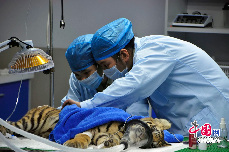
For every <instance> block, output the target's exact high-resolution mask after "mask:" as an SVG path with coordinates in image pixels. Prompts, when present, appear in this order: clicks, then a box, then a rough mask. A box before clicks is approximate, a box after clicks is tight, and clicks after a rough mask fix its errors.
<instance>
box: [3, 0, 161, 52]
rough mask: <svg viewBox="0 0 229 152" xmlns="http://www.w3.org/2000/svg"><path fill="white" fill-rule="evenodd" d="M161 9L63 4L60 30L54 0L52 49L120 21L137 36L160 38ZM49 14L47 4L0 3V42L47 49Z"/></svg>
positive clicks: (68, 0)
mask: <svg viewBox="0 0 229 152" xmlns="http://www.w3.org/2000/svg"><path fill="white" fill-rule="evenodd" d="M164 6H165V1H164V0H65V1H64V20H65V23H66V27H65V29H60V28H59V24H60V19H61V1H60V0H53V17H54V21H53V28H54V32H53V36H54V42H53V45H54V48H67V47H68V45H69V44H70V43H71V42H72V40H73V39H75V38H76V37H78V36H80V35H82V34H88V33H94V32H95V31H96V30H97V29H98V28H100V27H102V26H103V25H105V24H107V23H109V22H111V21H113V20H115V19H117V18H120V17H125V18H128V19H130V20H131V21H132V23H133V30H134V33H135V34H136V35H137V36H145V35H149V34H162V33H163V30H164V29H163V26H164V24H163V23H164ZM48 11H49V1H48V0H39V1H38V0H23V1H18V0H7V1H6V0H0V14H1V16H0V21H1V24H0V32H1V34H0V42H2V41H4V40H6V39H7V38H10V37H11V36H17V37H19V38H20V39H22V40H25V39H32V40H33V41H34V45H35V46H36V47H46V46H47V45H46V23H47V18H48ZM25 24H27V30H26V26H25ZM26 33H27V34H26Z"/></svg>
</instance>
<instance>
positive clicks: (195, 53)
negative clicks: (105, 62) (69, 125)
mask: <svg viewBox="0 0 229 152" xmlns="http://www.w3.org/2000/svg"><path fill="white" fill-rule="evenodd" d="M133 62H134V64H133V67H132V69H131V70H130V71H129V72H128V73H127V74H126V75H125V77H123V78H119V79H117V80H115V81H114V82H113V83H112V84H111V85H110V86H109V87H108V88H107V89H105V90H104V91H103V92H99V93H97V94H95V96H94V97H93V98H92V99H89V100H86V101H83V102H82V103H81V107H82V108H93V107H97V106H112V107H117V108H122V107H127V106H129V105H131V104H132V103H134V102H136V101H139V100H142V99H145V98H147V97H150V102H151V104H152V106H153V109H154V112H155V113H156V115H157V117H159V118H165V119H168V120H169V121H170V122H171V123H172V127H171V129H170V131H171V132H173V133H178V134H182V135H188V130H189V128H190V127H192V125H191V122H193V121H194V120H196V121H197V123H198V124H199V127H201V126H202V125H204V124H205V123H210V124H211V126H212V129H218V128H219V124H220V119H221V118H222V117H224V118H225V119H226V123H227V128H229V117H228V116H229V79H228V78H227V77H226V75H225V74H224V72H223V71H222V69H221V68H220V67H219V66H218V65H217V63H216V62H215V61H214V60H213V59H212V58H211V57H210V56H209V55H208V54H207V53H206V52H205V51H203V50H202V49H200V48H199V47H197V46H195V45H193V44H191V43H189V42H186V41H183V40H179V39H176V38H172V37H169V36H161V35H153V36H146V37H143V38H137V37H136V38H135V53H134V58H133ZM228 134H229V133H228Z"/></svg>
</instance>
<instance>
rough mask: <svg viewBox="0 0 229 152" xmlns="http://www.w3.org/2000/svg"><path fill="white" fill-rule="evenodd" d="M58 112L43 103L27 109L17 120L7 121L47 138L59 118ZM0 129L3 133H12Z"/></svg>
mask: <svg viewBox="0 0 229 152" xmlns="http://www.w3.org/2000/svg"><path fill="white" fill-rule="evenodd" d="M59 113H60V110H58V109H55V108H52V107H50V106H47V105H44V106H39V107H37V108H33V109H31V110H29V111H28V112H27V113H26V115H25V116H24V117H22V118H21V119H20V120H18V121H17V122H10V121H9V122H8V123H10V124H11V125H13V126H15V127H17V128H20V129H22V130H24V131H27V132H29V133H32V134H35V135H38V136H41V137H44V138H48V137H49V134H50V132H51V131H52V130H53V129H54V127H55V125H56V123H57V122H58V120H59ZM0 131H1V132H2V133H3V134H5V133H6V132H7V133H11V134H12V132H11V131H10V130H8V129H4V128H1V129H0Z"/></svg>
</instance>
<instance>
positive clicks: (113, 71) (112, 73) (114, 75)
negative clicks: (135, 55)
mask: <svg viewBox="0 0 229 152" xmlns="http://www.w3.org/2000/svg"><path fill="white" fill-rule="evenodd" d="M127 72H128V70H127V68H126V69H124V70H123V71H122V72H120V71H119V70H118V69H117V67H116V65H114V66H113V67H112V68H110V69H106V70H103V73H104V74H105V75H106V76H107V77H108V78H110V79H112V80H115V79H118V78H121V77H124V76H125V74H126V73H127Z"/></svg>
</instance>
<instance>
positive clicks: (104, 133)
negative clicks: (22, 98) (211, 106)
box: [0, 105, 171, 148]
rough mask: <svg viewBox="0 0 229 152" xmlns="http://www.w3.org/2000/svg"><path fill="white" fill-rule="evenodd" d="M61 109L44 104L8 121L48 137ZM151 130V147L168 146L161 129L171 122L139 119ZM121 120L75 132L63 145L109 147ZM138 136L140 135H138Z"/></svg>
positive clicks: (116, 138)
mask: <svg viewBox="0 0 229 152" xmlns="http://www.w3.org/2000/svg"><path fill="white" fill-rule="evenodd" d="M60 111H61V110H58V109H55V108H53V107H50V106H47V105H44V106H39V107H37V108H34V109H31V110H29V111H28V112H27V114H26V115H25V116H24V117H23V118H21V119H20V120H19V121H17V122H9V123H10V124H11V125H13V126H15V127H17V128H20V129H22V130H24V131H27V132H29V133H32V134H35V135H38V136H41V137H44V138H48V137H49V134H50V133H51V131H52V130H53V129H54V127H55V125H56V124H57V122H58V120H59V113H60ZM141 120H142V121H144V122H145V123H146V124H147V125H148V126H149V127H150V128H151V130H152V135H153V142H152V145H151V147H162V146H168V145H169V144H168V143H167V142H166V141H164V132H163V130H165V129H169V128H170V127H171V124H170V123H169V122H168V121H167V120H165V119H153V118H151V117H148V118H143V119H141ZM123 125H124V123H123V122H115V121H114V122H109V123H106V124H104V125H101V126H98V127H95V128H92V129H89V130H87V131H85V132H83V133H79V134H76V135H75V137H74V138H73V139H70V140H68V141H66V142H65V143H64V145H65V146H69V147H75V148H88V146H89V145H90V144H92V145H96V146H98V145H100V144H103V145H104V148H109V147H112V146H115V145H119V144H120V140H121V138H122V137H123V134H124V130H123ZM0 132H2V133H3V134H4V135H5V134H6V133H10V134H13V132H12V131H10V130H9V129H7V128H5V127H3V126H0ZM135 138H136V137H135ZM139 138H140V137H139Z"/></svg>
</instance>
